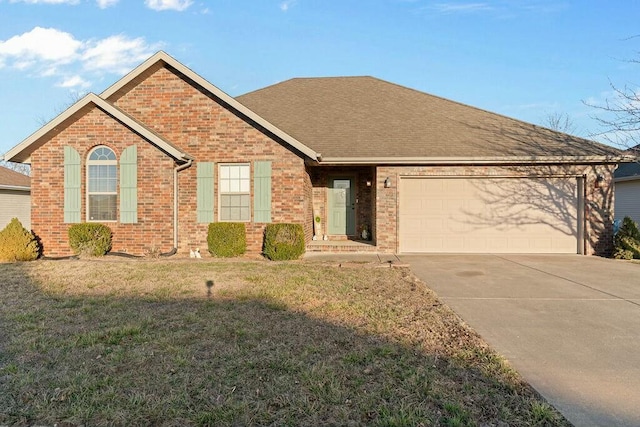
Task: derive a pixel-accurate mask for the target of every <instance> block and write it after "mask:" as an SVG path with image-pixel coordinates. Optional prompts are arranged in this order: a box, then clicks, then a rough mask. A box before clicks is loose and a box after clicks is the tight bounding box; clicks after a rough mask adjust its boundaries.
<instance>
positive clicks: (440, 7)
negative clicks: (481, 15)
mask: <svg viewBox="0 0 640 427" xmlns="http://www.w3.org/2000/svg"><path fill="white" fill-rule="evenodd" d="M430 8H431V9H434V10H437V11H438V12H441V13H473V12H484V11H487V10H493V7H491V6H490V5H488V4H487V3H436V4H434V5H432V6H431V7H430Z"/></svg>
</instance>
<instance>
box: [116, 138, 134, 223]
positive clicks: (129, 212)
mask: <svg viewBox="0 0 640 427" xmlns="http://www.w3.org/2000/svg"><path fill="white" fill-rule="evenodd" d="M120 222H121V223H123V224H135V223H137V222H138V149H137V147H136V146H135V145H132V146H131V147H127V148H126V149H125V150H124V151H123V152H122V156H120Z"/></svg>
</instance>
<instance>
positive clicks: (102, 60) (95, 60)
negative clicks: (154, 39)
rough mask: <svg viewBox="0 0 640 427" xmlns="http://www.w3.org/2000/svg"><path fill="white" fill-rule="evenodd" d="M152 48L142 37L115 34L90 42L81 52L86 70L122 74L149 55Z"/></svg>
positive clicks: (151, 52)
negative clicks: (132, 37)
mask: <svg viewBox="0 0 640 427" xmlns="http://www.w3.org/2000/svg"><path fill="white" fill-rule="evenodd" d="M154 50H155V49H154V48H153V46H150V45H148V44H147V42H145V40H144V39H143V38H142V37H138V38H136V39H129V38H127V37H125V36H123V35H117V36H111V37H108V38H106V39H102V40H98V41H97V42H94V43H91V47H89V48H88V49H86V50H85V51H84V53H83V54H82V60H83V62H84V67H85V69H87V70H102V71H107V72H111V73H117V74H124V73H126V72H127V71H130V70H131V68H132V66H134V65H137V64H139V63H140V62H142V61H144V60H145V59H147V58H148V57H149V56H151V55H152V54H153V51H154Z"/></svg>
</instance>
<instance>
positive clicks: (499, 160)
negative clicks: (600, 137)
mask: <svg viewBox="0 0 640 427" xmlns="http://www.w3.org/2000/svg"><path fill="white" fill-rule="evenodd" d="M624 159H625V156H510V157H323V158H322V159H321V160H320V161H319V164H320V165H347V164H349V165H359V164H361V165H375V164H386V165H468V164H477V165H512V164H531V165H537V164H566V163H569V164H615V163H619V162H621V161H624Z"/></svg>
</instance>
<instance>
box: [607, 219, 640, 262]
mask: <svg viewBox="0 0 640 427" xmlns="http://www.w3.org/2000/svg"><path fill="white" fill-rule="evenodd" d="M613 257H614V258H618V259H640V230H638V226H637V224H636V223H635V222H633V220H632V219H631V218H629V217H628V216H625V217H624V219H623V220H622V225H621V226H620V229H619V230H618V232H617V233H616V235H615V237H614V238H613Z"/></svg>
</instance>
